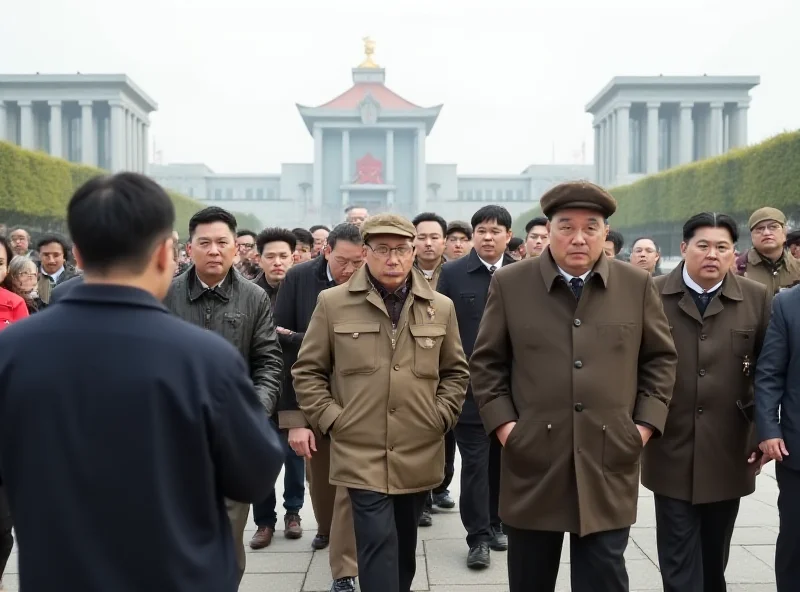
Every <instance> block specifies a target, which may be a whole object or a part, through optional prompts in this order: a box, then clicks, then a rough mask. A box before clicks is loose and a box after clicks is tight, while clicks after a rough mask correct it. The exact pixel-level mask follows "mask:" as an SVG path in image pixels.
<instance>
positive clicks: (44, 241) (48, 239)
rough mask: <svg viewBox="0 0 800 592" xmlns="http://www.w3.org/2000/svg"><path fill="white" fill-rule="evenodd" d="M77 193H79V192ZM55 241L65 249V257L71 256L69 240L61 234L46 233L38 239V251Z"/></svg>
mask: <svg viewBox="0 0 800 592" xmlns="http://www.w3.org/2000/svg"><path fill="white" fill-rule="evenodd" d="M79 191H80V188H79ZM75 195H77V193H76V194H75ZM74 197H75V196H73V199H74ZM70 234H72V231H71V230H70ZM72 236H75V235H72ZM53 243H58V244H59V245H61V248H62V249H63V251H64V258H65V259H66V258H67V257H68V256H69V251H70V248H71V247H70V246H69V242H67V239H65V238H64V237H63V236H60V235H58V234H46V235H44V236H43V237H42V238H40V239H39V240H38V241H36V251H37V252H39V251H41V250H42V247H44V246H45V245H52V244H53Z"/></svg>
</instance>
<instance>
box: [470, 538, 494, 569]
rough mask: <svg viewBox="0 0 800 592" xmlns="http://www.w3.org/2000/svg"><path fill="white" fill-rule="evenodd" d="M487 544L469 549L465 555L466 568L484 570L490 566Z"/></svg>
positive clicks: (479, 544) (480, 544)
mask: <svg viewBox="0 0 800 592" xmlns="http://www.w3.org/2000/svg"><path fill="white" fill-rule="evenodd" d="M491 562H492V560H491V558H490V557H489V543H478V544H477V545H475V546H474V547H470V549H469V553H467V567H468V568H470V569H486V568H487V567H489V565H490V564H491Z"/></svg>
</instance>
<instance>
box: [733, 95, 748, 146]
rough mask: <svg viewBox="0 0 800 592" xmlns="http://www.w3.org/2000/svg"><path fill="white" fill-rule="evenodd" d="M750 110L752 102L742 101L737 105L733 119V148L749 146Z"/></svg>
mask: <svg viewBox="0 0 800 592" xmlns="http://www.w3.org/2000/svg"><path fill="white" fill-rule="evenodd" d="M749 108H750V101H740V102H739V103H738V104H737V105H736V111H735V113H734V118H733V125H732V127H733V129H732V130H731V133H732V134H733V142H731V147H732V148H738V147H740V146H747V110H748V109H749Z"/></svg>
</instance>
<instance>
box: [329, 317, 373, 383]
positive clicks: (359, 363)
mask: <svg viewBox="0 0 800 592" xmlns="http://www.w3.org/2000/svg"><path fill="white" fill-rule="evenodd" d="M380 331H381V324H380V323H369V322H354V323H336V324H334V326H333V339H334V344H333V346H334V350H333V352H334V356H335V361H334V366H335V369H336V372H338V373H339V374H341V375H344V376H346V375H348V374H372V373H373V372H375V371H376V370H377V369H378V336H379V335H380Z"/></svg>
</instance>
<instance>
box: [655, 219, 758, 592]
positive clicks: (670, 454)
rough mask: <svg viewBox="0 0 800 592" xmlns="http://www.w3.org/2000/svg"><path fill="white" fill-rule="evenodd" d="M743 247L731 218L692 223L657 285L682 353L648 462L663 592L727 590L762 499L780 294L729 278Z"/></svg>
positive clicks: (697, 220)
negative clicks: (749, 505)
mask: <svg viewBox="0 0 800 592" xmlns="http://www.w3.org/2000/svg"><path fill="white" fill-rule="evenodd" d="M738 239H739V229H738V225H737V223H736V221H735V220H734V219H733V218H731V217H730V216H726V215H725V214H716V213H710V212H704V213H701V214H697V215H695V216H692V217H691V218H690V219H689V220H688V221H687V222H686V224H684V226H683V242H682V243H681V254H682V255H683V262H682V263H681V264H680V265H678V266H677V267H676V268H675V269H674V270H673V271H672V272H671V273H669V274H668V275H662V276H661V277H659V278H657V279H656V280H655V284H656V288H657V289H658V291H659V293H660V294H661V301H662V302H663V304H664V312H665V313H666V315H667V319H668V320H669V325H670V329H671V332H672V338H673V340H674V342H675V347H676V349H677V351H678V369H677V372H676V376H677V382H676V384H675V389H674V391H673V394H672V400H671V401H670V410H669V415H668V416H667V423H666V427H665V428H664V433H663V434H662V436H661V437H660V438H656V439H653V440H651V441H650V443H649V444H648V445H647V447H646V448H645V449H644V455H643V457H642V484H643V485H644V486H645V487H647V488H648V489H649V490H651V491H652V492H653V493H654V494H655V509H656V539H657V543H658V560H659V565H660V567H661V580H662V582H663V585H664V591H665V592H685V591H687V590H702V591H703V592H726V590H727V586H726V583H725V568H726V566H727V564H728V556H729V552H730V545H731V536H732V535H733V528H734V525H735V523H736V516H737V515H738V513H739V502H740V500H741V498H742V497H744V496H746V495H750V494H751V493H753V491H755V487H756V474H757V472H758V470H759V469H760V467H761V456H762V455H761V452H760V451H759V450H758V442H757V441H756V438H755V430H754V426H753V423H752V422H753V411H754V409H753V377H754V374H755V372H754V369H755V366H756V361H757V360H758V356H759V353H760V351H761V345H762V343H763V342H764V334H765V333H766V331H767V324H768V323H769V316H770V303H771V302H772V294H771V293H769V292H768V291H767V289H766V288H765V287H764V286H763V285H761V284H759V283H757V282H754V281H752V280H748V279H746V278H742V277H738V276H736V275H735V274H733V273H731V272H730V266H731V262H732V261H733V259H734V250H733V246H734V245H735V244H736V241H737V240H738Z"/></svg>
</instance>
